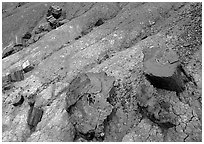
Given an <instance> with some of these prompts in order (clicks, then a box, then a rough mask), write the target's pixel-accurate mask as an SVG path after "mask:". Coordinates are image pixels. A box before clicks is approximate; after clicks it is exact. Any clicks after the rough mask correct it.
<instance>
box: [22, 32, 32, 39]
mask: <svg viewBox="0 0 204 144" xmlns="http://www.w3.org/2000/svg"><path fill="white" fill-rule="evenodd" d="M31 37H32V34H31V33H30V32H27V33H26V34H25V35H24V36H23V37H22V38H23V39H30V38H31Z"/></svg>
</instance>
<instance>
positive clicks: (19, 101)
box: [13, 95, 24, 106]
mask: <svg viewBox="0 0 204 144" xmlns="http://www.w3.org/2000/svg"><path fill="white" fill-rule="evenodd" d="M23 102H24V97H23V96H22V95H21V96H18V97H17V98H16V100H15V102H14V103H13V105H14V106H19V105H22V104H23Z"/></svg>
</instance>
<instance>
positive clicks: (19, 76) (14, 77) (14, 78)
mask: <svg viewBox="0 0 204 144" xmlns="http://www.w3.org/2000/svg"><path fill="white" fill-rule="evenodd" d="M9 78H10V80H11V82H18V81H22V80H24V72H23V70H22V69H21V70H17V71H14V72H12V73H11V74H9Z"/></svg>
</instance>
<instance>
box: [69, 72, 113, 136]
mask: <svg viewBox="0 0 204 144" xmlns="http://www.w3.org/2000/svg"><path fill="white" fill-rule="evenodd" d="M114 81H115V79H114V78H113V77H111V76H107V75H106V73H104V72H101V73H86V74H81V75H79V76H78V77H77V78H75V79H74V80H73V81H72V82H71V83H70V86H69V90H68V92H67V97H66V104H67V105H66V109H67V111H68V113H69V114H70V115H71V121H72V123H73V124H74V125H75V128H76V129H77V131H78V132H79V133H81V134H84V136H85V137H86V135H88V134H89V133H92V134H93V135H94V136H92V138H93V137H96V138H97V137H101V135H104V125H103V122H104V120H105V119H106V118H107V116H108V115H110V113H111V112H112V108H113V106H112V105H111V104H110V103H108V102H107V98H108V97H109V92H110V90H111V89H112V88H113V83H114ZM87 140H90V138H87Z"/></svg>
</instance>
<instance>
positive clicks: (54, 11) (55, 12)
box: [47, 6, 62, 19]
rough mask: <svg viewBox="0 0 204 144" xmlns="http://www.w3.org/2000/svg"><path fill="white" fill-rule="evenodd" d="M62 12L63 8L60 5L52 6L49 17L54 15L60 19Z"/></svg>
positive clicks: (48, 13)
mask: <svg viewBox="0 0 204 144" xmlns="http://www.w3.org/2000/svg"><path fill="white" fill-rule="evenodd" d="M61 14H62V8H60V7H59V6H50V7H49V9H48V12H47V17H49V16H51V15H52V16H53V17H54V18H56V19H58V18H60V16H61Z"/></svg>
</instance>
